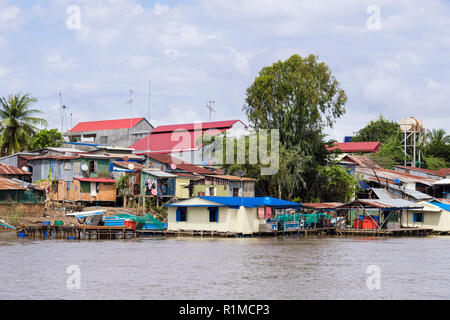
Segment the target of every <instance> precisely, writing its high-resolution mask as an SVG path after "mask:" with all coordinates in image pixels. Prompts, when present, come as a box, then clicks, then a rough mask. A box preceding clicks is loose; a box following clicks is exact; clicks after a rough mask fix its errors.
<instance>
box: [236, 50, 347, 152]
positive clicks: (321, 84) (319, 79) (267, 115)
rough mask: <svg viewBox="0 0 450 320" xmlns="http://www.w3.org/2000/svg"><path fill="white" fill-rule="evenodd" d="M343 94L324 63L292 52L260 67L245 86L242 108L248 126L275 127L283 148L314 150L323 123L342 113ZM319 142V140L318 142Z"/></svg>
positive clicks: (345, 98) (344, 100)
mask: <svg viewBox="0 0 450 320" xmlns="http://www.w3.org/2000/svg"><path fill="white" fill-rule="evenodd" d="M346 101H347V96H346V95H345V92H344V90H342V89H341V88H340V86H339V82H338V81H337V80H336V78H335V77H334V76H333V75H332V73H331V71H330V69H329V68H328V66H327V65H326V64H325V63H324V62H319V61H318V58H317V57H316V56H314V55H309V56H308V57H306V58H302V57H300V56H299V55H293V56H291V57H290V58H289V59H287V60H286V61H278V62H276V63H274V64H273V65H271V66H267V67H264V68H263V69H262V70H261V71H260V72H259V75H258V76H257V77H256V79H255V80H254V82H253V83H252V85H251V86H250V87H249V88H248V89H247V93H246V100H245V102H246V103H245V105H244V107H243V110H244V112H245V113H246V115H247V117H248V120H249V121H250V123H251V125H252V126H253V127H255V128H256V129H258V128H265V129H278V130H279V131H280V142H281V144H283V145H284V146H285V147H287V148H289V147H292V146H299V145H300V146H301V148H302V149H306V150H308V151H314V149H316V148H317V147H318V146H317V145H313V144H312V143H311V139H313V140H315V142H319V141H317V140H318V139H316V137H318V136H320V134H321V132H322V129H323V128H324V127H325V126H330V127H332V126H333V124H334V123H335V120H336V118H338V117H340V116H342V115H343V114H344V112H345V109H344V104H345V102H346ZM320 142H321V141H320Z"/></svg>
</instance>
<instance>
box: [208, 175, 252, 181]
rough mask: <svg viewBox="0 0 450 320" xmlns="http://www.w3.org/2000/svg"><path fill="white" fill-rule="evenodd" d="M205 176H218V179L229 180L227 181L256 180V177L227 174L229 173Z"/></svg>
mask: <svg viewBox="0 0 450 320" xmlns="http://www.w3.org/2000/svg"><path fill="white" fill-rule="evenodd" d="M205 176H207V177H211V178H218V179H224V180H229V181H241V180H242V181H256V179H253V178H246V177H242V178H241V177H237V176H229V175H221V174H216V175H205Z"/></svg>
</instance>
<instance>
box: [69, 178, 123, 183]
mask: <svg viewBox="0 0 450 320" xmlns="http://www.w3.org/2000/svg"><path fill="white" fill-rule="evenodd" d="M74 179H76V180H79V181H85V182H100V183H115V182H116V180H114V179H111V178H74Z"/></svg>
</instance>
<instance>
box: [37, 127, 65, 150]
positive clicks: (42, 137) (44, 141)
mask: <svg viewBox="0 0 450 320" xmlns="http://www.w3.org/2000/svg"><path fill="white" fill-rule="evenodd" d="M63 143H64V138H63V136H62V134H61V132H59V130H58V129H50V130H47V129H43V130H41V131H39V132H37V133H36V134H34V135H33V142H32V143H31V149H33V150H36V149H43V148H48V147H54V148H57V147H61V146H62V145H63Z"/></svg>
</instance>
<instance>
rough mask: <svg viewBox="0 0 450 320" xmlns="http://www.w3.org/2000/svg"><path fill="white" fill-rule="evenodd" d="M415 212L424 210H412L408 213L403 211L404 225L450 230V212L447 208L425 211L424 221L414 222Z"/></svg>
mask: <svg viewBox="0 0 450 320" xmlns="http://www.w3.org/2000/svg"><path fill="white" fill-rule="evenodd" d="M414 212H422V211H421V210H417V211H412V210H410V211H409V212H408V214H406V212H404V213H403V217H402V227H405V228H406V227H409V228H427V229H433V230H435V231H450V213H449V212H448V211H445V210H442V209H441V210H439V211H434V210H433V211H426V208H424V211H423V214H424V215H423V223H422V222H414Z"/></svg>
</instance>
